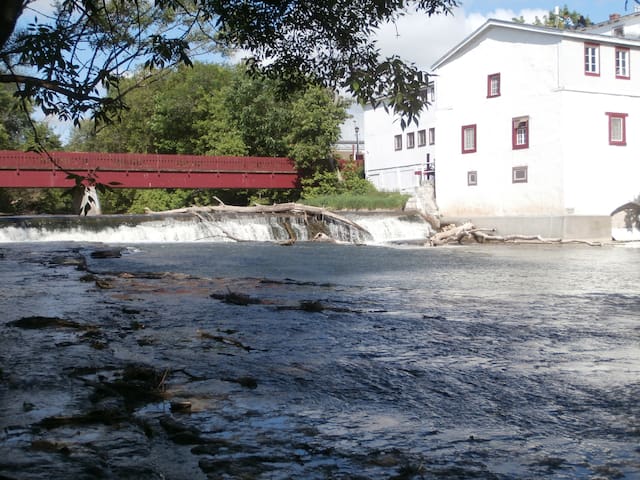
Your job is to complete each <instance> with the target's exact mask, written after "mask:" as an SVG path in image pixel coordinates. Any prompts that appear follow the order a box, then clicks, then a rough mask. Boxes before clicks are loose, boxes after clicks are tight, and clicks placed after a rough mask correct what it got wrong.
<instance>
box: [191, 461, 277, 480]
mask: <svg viewBox="0 0 640 480" xmlns="http://www.w3.org/2000/svg"><path fill="white" fill-rule="evenodd" d="M288 461H290V459H289V458H287V459H283V458H271V457H264V456H245V457H240V458H234V459H213V458H203V459H201V460H200V461H199V462H198V465H200V469H202V471H203V472H205V473H207V474H208V475H211V474H218V475H228V476H230V477H232V478H258V477H260V476H261V475H262V474H264V473H265V472H269V471H272V470H273V469H274V467H273V465H272V464H274V463H278V462H288ZM221 478H222V477H221ZM225 478H226V477H225Z"/></svg>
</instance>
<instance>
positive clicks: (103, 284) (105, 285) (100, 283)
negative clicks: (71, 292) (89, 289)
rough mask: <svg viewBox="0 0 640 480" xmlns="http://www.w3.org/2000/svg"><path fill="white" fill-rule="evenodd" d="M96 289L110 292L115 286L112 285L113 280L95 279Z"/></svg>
mask: <svg viewBox="0 0 640 480" xmlns="http://www.w3.org/2000/svg"><path fill="white" fill-rule="evenodd" d="M96 287H98V288H101V289H103V290H110V289H112V288H115V285H114V284H113V279H111V278H96Z"/></svg>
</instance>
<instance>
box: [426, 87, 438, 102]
mask: <svg viewBox="0 0 640 480" xmlns="http://www.w3.org/2000/svg"><path fill="white" fill-rule="evenodd" d="M427 100H428V101H429V103H433V102H435V101H436V85H435V83H433V82H429V84H428V85H427Z"/></svg>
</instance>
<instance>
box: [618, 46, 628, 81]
mask: <svg viewBox="0 0 640 480" xmlns="http://www.w3.org/2000/svg"><path fill="white" fill-rule="evenodd" d="M629 77H630V70H629V49H628V48H620V47H617V48H616V78H624V79H628V78H629Z"/></svg>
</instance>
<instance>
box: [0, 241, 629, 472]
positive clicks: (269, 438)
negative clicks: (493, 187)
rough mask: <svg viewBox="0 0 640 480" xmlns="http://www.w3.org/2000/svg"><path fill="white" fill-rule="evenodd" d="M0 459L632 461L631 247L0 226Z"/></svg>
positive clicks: (1, 465)
mask: <svg viewBox="0 0 640 480" xmlns="http://www.w3.org/2000/svg"><path fill="white" fill-rule="evenodd" d="M0 278H1V279H2V283H1V284H0V312H1V313H0V369H1V370H0V427H1V428H2V433H1V434H0V478H13V479H27V478H28V479H50V478H73V479H83V478H109V479H120V478H132V479H133V478H136V479H160V478H167V479H200V478H202V479H205V478H216V479H218V478H225V479H227V478H228V479H236V478H238V479H290V478H296V479H388V478H389V479H390V478H396V479H409V478H418V479H419V478H425V479H469V478H479V479H540V478H550V479H616V478H629V479H636V478H640V443H639V442H640V402H639V401H638V399H639V398H640V249H638V248H624V247H617V246H607V247H586V246H548V245H547V246H525V245H519V246H463V247H455V248H449V247H448V248H417V247H407V246H404V247H390V246H376V245H352V244H325V243H313V242H298V243H296V244H295V245H292V246H281V245H277V244H275V243H265V242H249V243H230V242H218V243H216V242H207V243H204V242H190V243H183V242H180V243H168V242H158V243H142V242H120V243H117V244H116V243H112V244H111V243H108V244H105V243H95V242H87V241H81V242H73V243H72V242H37V243H27V242H20V243H11V242H6V243H3V244H1V245H0Z"/></svg>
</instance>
